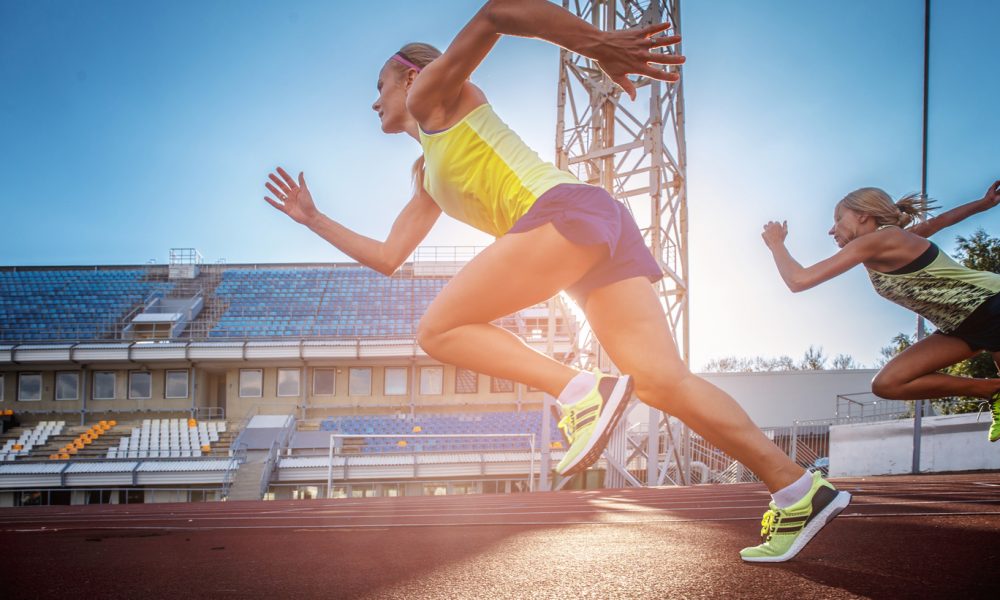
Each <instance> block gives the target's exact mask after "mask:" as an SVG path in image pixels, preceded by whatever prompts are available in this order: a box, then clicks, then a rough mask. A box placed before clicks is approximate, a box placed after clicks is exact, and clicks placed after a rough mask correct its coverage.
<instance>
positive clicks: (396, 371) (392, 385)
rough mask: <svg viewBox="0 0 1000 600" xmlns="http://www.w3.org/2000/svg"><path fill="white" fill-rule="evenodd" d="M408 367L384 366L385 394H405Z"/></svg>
mask: <svg viewBox="0 0 1000 600" xmlns="http://www.w3.org/2000/svg"><path fill="white" fill-rule="evenodd" d="M409 371H410V370H409V369H407V368H406V367H386V368H385V395H386V396H405V395H406V390H407V387H409V386H407V385H406V380H407V378H408V376H409V374H410V373H409Z"/></svg>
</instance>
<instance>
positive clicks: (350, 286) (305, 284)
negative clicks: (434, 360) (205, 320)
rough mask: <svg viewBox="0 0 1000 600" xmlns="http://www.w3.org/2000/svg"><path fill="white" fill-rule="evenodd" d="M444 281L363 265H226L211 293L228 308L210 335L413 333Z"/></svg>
mask: <svg viewBox="0 0 1000 600" xmlns="http://www.w3.org/2000/svg"><path fill="white" fill-rule="evenodd" d="M445 283H447V278H443V277H435V278H421V279H404V278H401V277H385V276H383V275H380V274H379V273H376V272H375V271H372V270H371V269H367V268H363V267H344V268H336V269H264V270H257V269H232V270H227V271H226V272H225V273H223V276H222V281H221V282H220V283H219V285H218V287H217V288H216V290H215V295H216V297H218V298H220V299H222V300H225V301H226V302H227V303H228V306H229V308H228V309H227V310H226V313H225V314H224V315H223V316H222V318H221V319H220V320H219V322H218V323H217V324H216V326H215V327H214V328H213V329H212V331H211V332H209V336H211V337H232V336H237V337H252V336H265V337H271V336H285V335H293V336H301V335H321V336H407V337H412V336H413V334H414V333H415V331H416V326H417V322H418V321H419V319H420V316H421V315H422V314H423V313H424V312H425V311H426V309H427V306H428V305H429V304H430V302H431V301H432V300H433V299H434V297H435V296H437V294H438V292H439V291H441V288H442V287H444V284H445Z"/></svg>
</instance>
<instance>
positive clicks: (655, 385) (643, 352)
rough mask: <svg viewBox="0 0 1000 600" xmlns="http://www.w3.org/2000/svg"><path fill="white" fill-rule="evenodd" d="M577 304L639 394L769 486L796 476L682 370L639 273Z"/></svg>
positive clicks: (722, 396) (734, 409)
mask: <svg viewBox="0 0 1000 600" xmlns="http://www.w3.org/2000/svg"><path fill="white" fill-rule="evenodd" d="M584 310H585V312H586V313H587V319H588V321H589V322H590V325H591V327H593V329H594V333H595V334H596V335H597V338H598V339H599V340H600V341H601V345H603V346H604V348H605V349H606V350H607V351H608V354H609V355H610V356H611V359H612V360H613V361H614V362H615V364H616V365H618V367H619V368H621V369H622V371H623V372H625V373H628V374H629V375H632V376H633V377H634V378H635V389H636V394H637V395H638V396H639V399H640V400H642V401H643V402H645V403H646V404H650V405H652V406H654V407H656V408H658V409H660V410H662V411H664V412H667V413H670V414H671V415H674V416H676V417H677V418H679V419H681V420H682V421H684V422H685V423H687V425H688V426H689V427H691V429H693V430H694V431H696V432H698V434H699V435H701V436H702V437H704V438H705V439H706V440H708V441H709V442H711V443H713V444H715V445H716V446H717V447H719V448H721V449H722V450H723V451H725V452H727V453H728V454H730V455H731V456H733V457H735V458H736V459H737V460H739V461H740V462H741V463H743V464H744V465H746V466H747V467H748V468H750V469H751V470H752V471H753V472H754V473H756V474H757V476H758V477H760V478H761V480H762V481H763V482H764V483H765V484H766V485H767V487H768V489H769V490H771V491H772V492H774V491H776V490H779V489H781V488H783V487H785V486H787V485H790V484H791V483H793V482H794V481H796V480H797V479H799V478H800V477H801V476H802V474H803V472H804V469H803V468H802V467H800V466H798V465H796V464H795V463H794V462H792V460H791V459H790V458H788V456H787V455H786V454H785V453H784V452H782V451H781V450H780V449H779V448H778V447H777V446H775V445H774V443H773V442H771V440H769V439H767V437H766V436H765V435H764V434H763V433H762V432H761V430H760V429H759V428H758V427H757V426H756V425H754V423H753V421H751V420H750V417H749V416H747V414H746V412H744V410H743V409H742V408H741V407H740V405H739V404H737V403H736V401H735V400H733V399H732V398H731V397H730V396H729V395H728V394H726V393H725V392H723V391H722V390H720V389H719V388H717V387H715V386H714V385H712V384H710V383H708V382H707V381H705V380H704V379H701V378H700V377H697V376H695V375H693V374H692V373H691V372H690V371H688V369H687V367H686V366H685V365H684V363H683V362H682V361H681V359H680V356H679V355H678V353H677V349H676V347H675V346H674V341H673V337H672V336H671V334H670V328H669V325H668V323H667V319H666V316H665V315H664V313H663V308H662V307H661V306H660V301H659V299H658V298H657V297H656V293H655V291H654V290H653V287H652V286H651V285H650V284H649V281H648V280H647V279H645V278H633V279H627V280H624V281H619V282H617V283H613V284H611V285H608V286H605V287H603V288H600V289H598V290H594V291H593V292H591V294H590V297H589V298H588V300H587V305H586V307H585V309H584Z"/></svg>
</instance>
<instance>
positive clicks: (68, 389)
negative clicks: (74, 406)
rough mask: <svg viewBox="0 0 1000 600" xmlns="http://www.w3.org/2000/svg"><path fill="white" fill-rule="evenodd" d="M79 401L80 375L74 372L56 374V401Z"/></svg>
mask: <svg viewBox="0 0 1000 600" xmlns="http://www.w3.org/2000/svg"><path fill="white" fill-rule="evenodd" d="M79 399H80V374H79V373H77V372H75V371H69V372H64V373H56V400H79Z"/></svg>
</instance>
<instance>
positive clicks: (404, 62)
mask: <svg viewBox="0 0 1000 600" xmlns="http://www.w3.org/2000/svg"><path fill="white" fill-rule="evenodd" d="M389 60H394V61H396V62H398V63H399V64H401V65H405V66H407V67H409V68H411V69H415V70H416V71H417V73H419V72H420V71H421V70H423V68H422V67H418V66H417V65H415V64H413V63H411V62H410V61H408V60H406V59H405V58H404V57H403V55H402V54H400V53H398V52H397V53H396V54H393V55H392V56H391V57H389Z"/></svg>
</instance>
